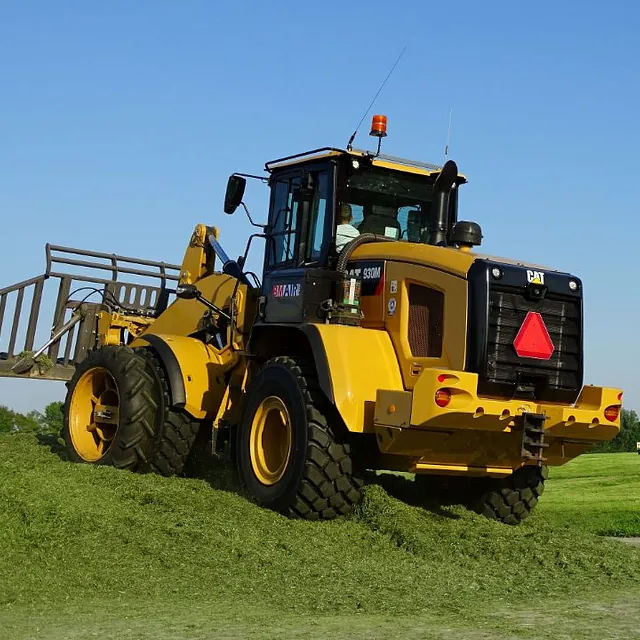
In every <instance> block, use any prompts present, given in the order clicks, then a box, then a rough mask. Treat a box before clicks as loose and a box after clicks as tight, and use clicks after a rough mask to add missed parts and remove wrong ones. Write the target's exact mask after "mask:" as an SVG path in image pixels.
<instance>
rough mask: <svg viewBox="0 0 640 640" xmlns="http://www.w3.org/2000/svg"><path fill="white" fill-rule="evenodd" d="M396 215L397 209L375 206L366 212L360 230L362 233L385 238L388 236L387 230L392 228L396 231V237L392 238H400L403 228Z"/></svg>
mask: <svg viewBox="0 0 640 640" xmlns="http://www.w3.org/2000/svg"><path fill="white" fill-rule="evenodd" d="M395 214H396V211H395V209H392V208H388V207H380V206H376V205H374V206H373V207H372V208H371V209H370V210H369V211H368V212H365V216H364V219H363V220H362V222H361V223H360V226H359V227H358V230H359V231H360V233H375V234H377V235H381V236H384V235H387V234H385V229H388V228H391V229H393V230H395V235H393V236H390V237H393V238H400V233H401V227H400V223H399V222H398V220H397V219H396V215H395Z"/></svg>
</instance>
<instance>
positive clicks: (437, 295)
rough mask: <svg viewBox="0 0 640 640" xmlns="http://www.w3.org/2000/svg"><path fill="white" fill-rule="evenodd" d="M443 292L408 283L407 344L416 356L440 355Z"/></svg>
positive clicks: (431, 356)
mask: <svg viewBox="0 0 640 640" xmlns="http://www.w3.org/2000/svg"><path fill="white" fill-rule="evenodd" d="M443 313H444V294H443V293H442V292H441V291H437V290H436V289H431V288H429V287H422V286H419V285H416V284H412V285H409V329H408V334H409V346H410V347H411V354H412V355H413V356H414V357H416V358H420V357H424V358H439V357H440V356H441V355H442V318H443Z"/></svg>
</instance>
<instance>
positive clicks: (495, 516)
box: [474, 466, 549, 525]
mask: <svg viewBox="0 0 640 640" xmlns="http://www.w3.org/2000/svg"><path fill="white" fill-rule="evenodd" d="M548 475H549V471H548V469H547V467H546V466H543V467H533V466H525V467H522V468H520V469H518V470H517V471H515V472H514V473H513V474H512V475H511V476H508V477H507V478H503V479H500V480H490V481H488V483H487V485H486V489H485V490H484V491H483V492H482V495H481V496H480V498H479V499H478V500H477V501H476V502H475V504H474V507H475V510H476V511H477V512H478V513H480V514H482V515H484V516H485V517H487V518H490V519H492V520H499V521H500V522H504V523H505V524H510V525H518V524H520V523H521V522H522V521H523V520H525V519H526V518H528V517H529V516H530V515H531V512H532V511H533V509H534V507H535V506H536V504H538V500H539V498H540V496H541V495H542V492H543V491H544V481H545V480H546V479H547V477H548Z"/></svg>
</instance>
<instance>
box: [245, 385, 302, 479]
mask: <svg viewBox="0 0 640 640" xmlns="http://www.w3.org/2000/svg"><path fill="white" fill-rule="evenodd" d="M291 433H292V429H291V419H290V418H289V412H288V411H287V407H286V406H285V404H284V402H282V400H280V398H278V397H276V396H269V397H268V398H265V399H264V400H263V401H262V402H261V403H260V406H259V407H258V410H257V411H256V413H255V415H254V416H253V422H252V423H251V436H250V448H251V466H252V467H253V472H254V473H255V474H256V478H258V480H259V481H260V482H261V483H262V484H265V485H274V484H276V483H277V482H279V481H280V480H281V479H282V476H284V473H285V471H286V469H287V464H288V463H289V458H290V457H291V444H292V438H291Z"/></svg>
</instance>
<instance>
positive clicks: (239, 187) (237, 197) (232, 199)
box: [224, 175, 247, 214]
mask: <svg viewBox="0 0 640 640" xmlns="http://www.w3.org/2000/svg"><path fill="white" fill-rule="evenodd" d="M246 186H247V181H246V180H245V178H243V177H242V176H236V175H232V176H230V177H229V181H228V182H227V192H226V193H225V196H224V212H225V213H228V214H232V213H233V212H234V211H235V210H236V209H237V208H238V206H239V205H240V203H241V202H242V197H243V196H244V189H245V187H246Z"/></svg>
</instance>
